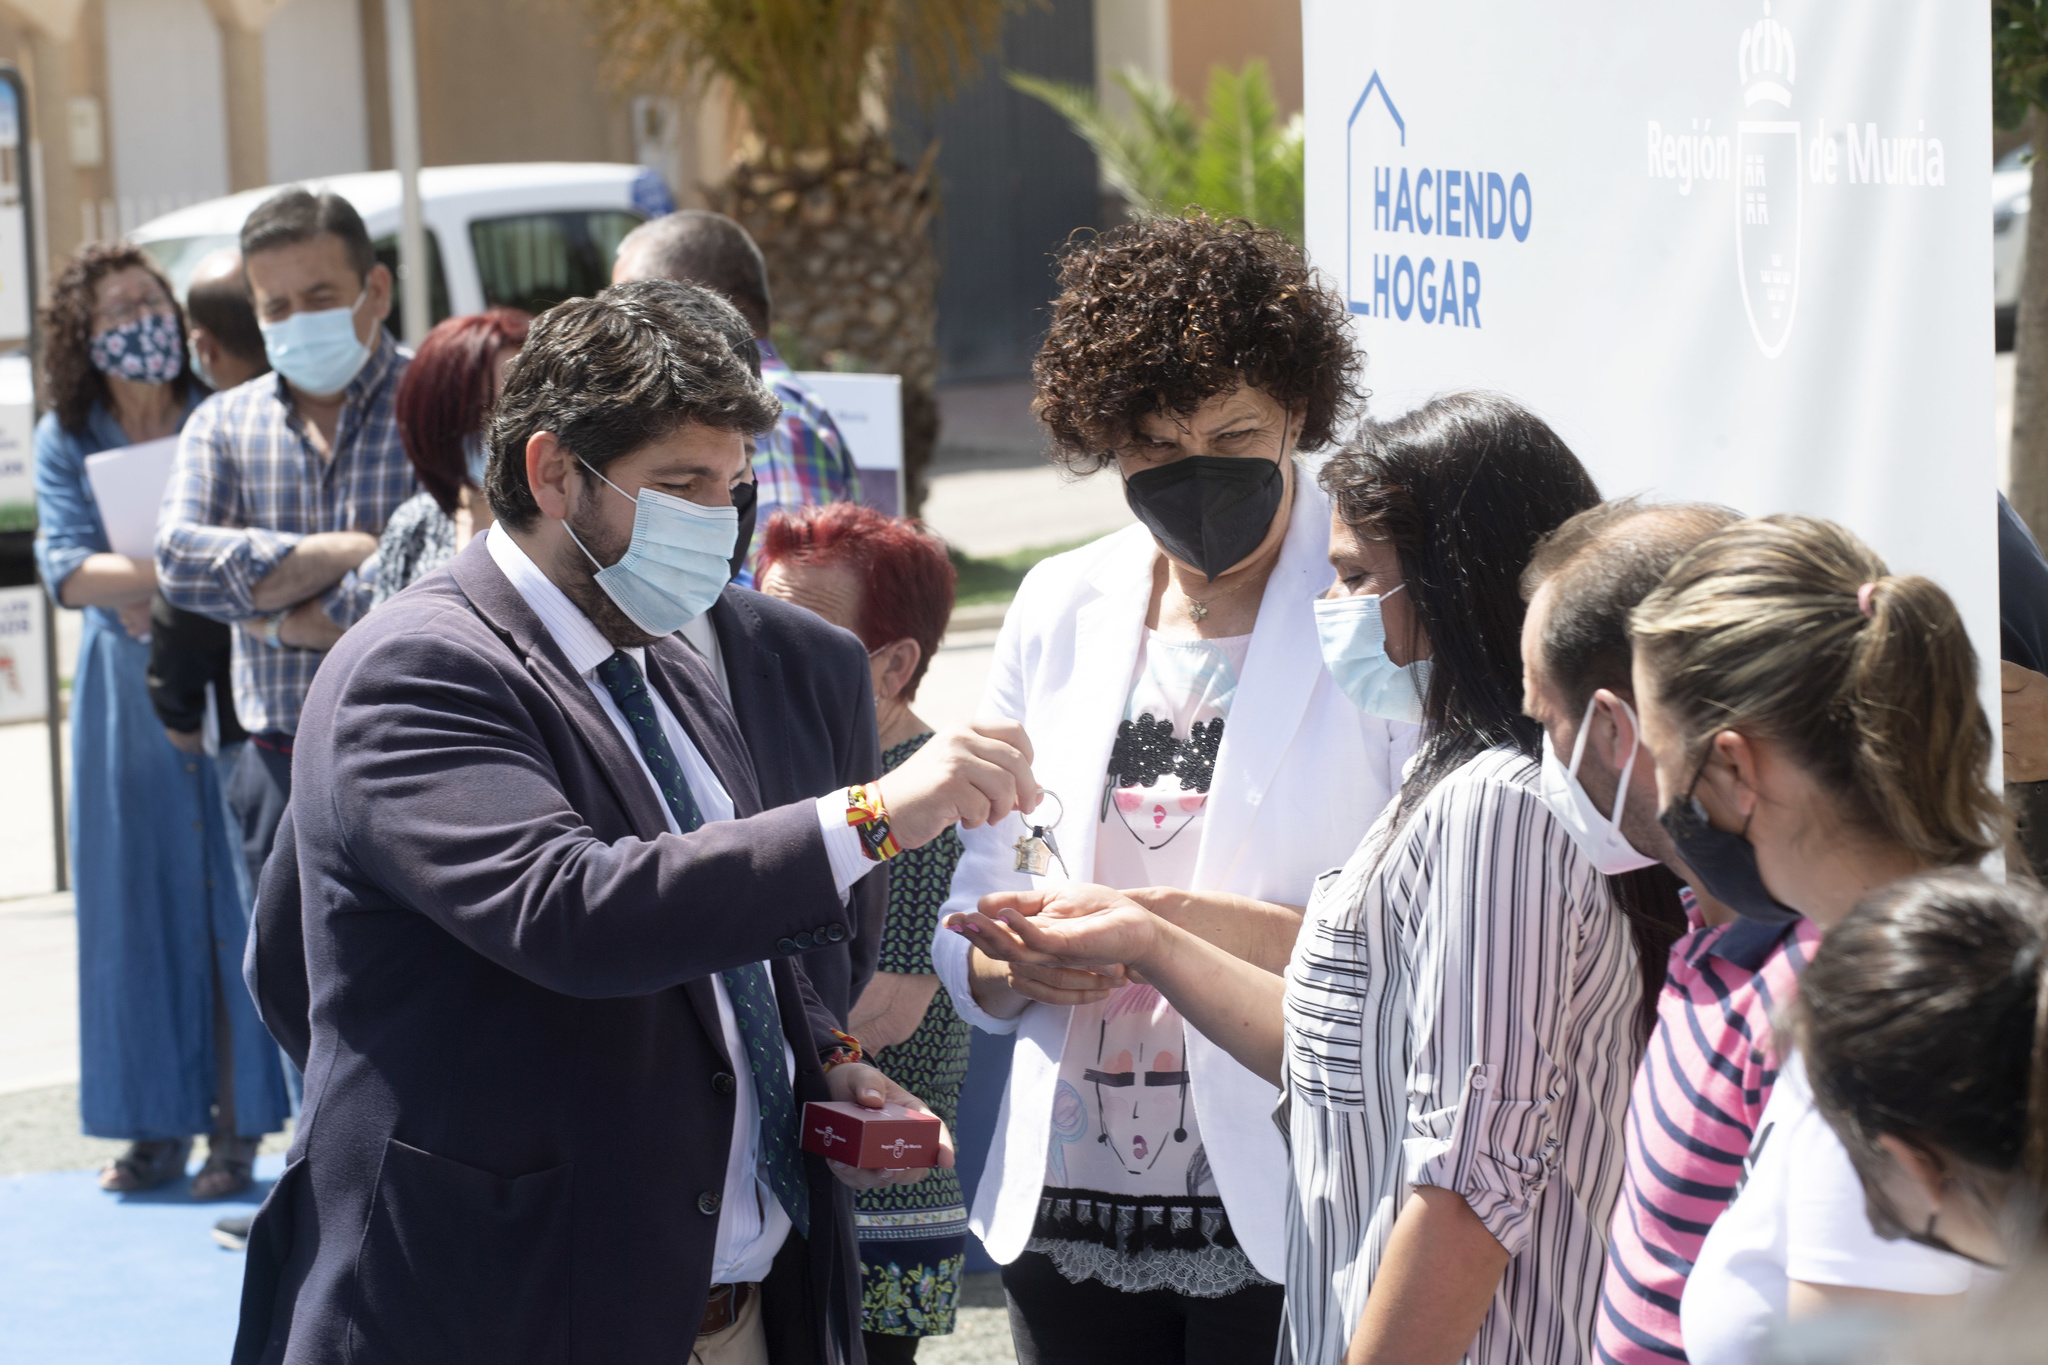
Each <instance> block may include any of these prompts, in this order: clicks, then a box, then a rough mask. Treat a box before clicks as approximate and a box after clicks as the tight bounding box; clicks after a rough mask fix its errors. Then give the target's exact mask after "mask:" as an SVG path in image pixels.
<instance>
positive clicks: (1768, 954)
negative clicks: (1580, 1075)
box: [1593, 896, 1820, 1365]
mask: <svg viewBox="0 0 2048 1365" xmlns="http://www.w3.org/2000/svg"><path fill="white" fill-rule="evenodd" d="M1686 908H1687V911H1688V913H1689V914H1691V915H1692V916H1693V921H1692V922H1693V926H1694V927H1693V930H1692V932H1691V933H1689V934H1687V935H1686V936H1685V937H1684V938H1681V939H1679V940H1678V942H1677V943H1675V944H1673V945H1672V947H1671V965H1670V968H1669V974H1668V975H1667V976H1666V978H1665V981H1664V991H1663V994H1662V996H1661V997H1660V998H1659V1000H1658V1002H1657V1027H1656V1029H1655V1030H1654V1031H1653V1032H1652V1033H1651V1035H1650V1045H1649V1047H1648V1048H1647V1049H1646V1050H1645V1051H1644V1054H1643V1065H1642V1068H1641V1069H1640V1070H1639V1071H1637V1073H1636V1080H1635V1088H1634V1090H1633V1091H1632V1092H1631V1094H1630V1097H1629V1107H1628V1126H1627V1132H1626V1137H1625V1144H1626V1147H1625V1162H1626V1164H1625V1166H1624V1168H1623V1172H1622V1178H1621V1197H1620V1198H1619V1199H1618V1200H1617V1201H1616V1202H1615V1205H1614V1222H1613V1225H1612V1226H1611V1227H1610V1228H1609V1230H1608V1240H1607V1272H1606V1276H1605V1279H1604V1281H1603V1283H1602V1284H1601V1287H1600V1312H1599V1315H1598V1317H1597V1318H1596V1319H1595V1321H1594V1326H1593V1351H1594V1357H1595V1359H1597V1360H1600V1361H1603V1362H1613V1363H1614V1365H1668V1363H1669V1362H1671V1361H1676V1360H1684V1359H1685V1347H1684V1345H1683V1344H1682V1342H1681V1340H1680V1337H1679V1330H1678V1299H1679V1295H1680V1294H1682V1293H1683V1292H1684V1291H1685V1278H1686V1276H1687V1275H1690V1274H1691V1273H1692V1265H1693V1259H1694V1258H1695V1257H1696V1256H1698V1255H1699V1250H1700V1243H1701V1242H1703V1241H1705V1240H1706V1236H1707V1230H1708V1229H1709V1228H1711V1227H1712V1226H1713V1225H1714V1220H1715V1219H1716V1218H1718V1217H1720V1215H1721V1211H1722V1210H1723V1209H1725V1208H1727V1207H1728V1201H1729V1200H1730V1199H1732V1198H1734V1196H1735V1187H1736V1183H1737V1182H1738V1181H1739V1180H1740V1178H1741V1176H1742V1160H1743V1157H1744V1156H1745V1155H1747V1153H1748V1152H1749V1144H1750V1139H1751V1137H1752V1136H1753V1135H1754V1132H1755V1129H1756V1124H1757V1119H1758V1118H1759V1117H1760V1116H1761V1115H1762V1114H1763V1112H1764V1103H1765V1102H1766V1101H1767V1100H1769V1099H1770V1097H1771V1086H1772V1084H1773V1083H1774V1082H1775V1081H1776V1080H1777V1078H1778V1069H1777V1059H1776V1057H1775V1056H1774V1055H1773V1053H1772V1049H1771V1046H1770V1042H1771V1020H1772V1018H1773V1016H1774V1015H1775V1014H1776V1013H1777V1012H1778V1011H1779V1010H1780V1009H1781V1008H1782V1007H1783V1006H1784V1004H1785V1003H1786V1002H1787V1001H1788V1000H1789V999H1790V998H1791V994H1792V990H1793V987H1794V985H1795V983H1796V982H1797V981H1798V979H1799V973H1800V972H1801V971H1803V970H1805V967H1806V964H1807V961H1808V960H1809V959H1810V958H1811V957H1812V956H1813V950H1814V947H1815V945H1816V944H1818V943H1819V942H1820V931H1819V930H1818V929H1816V928H1815V927H1814V925H1813V923H1812V922H1811V921H1810V920H1800V921H1799V922H1798V923H1797V924H1796V925H1793V926H1792V927H1790V928H1789V929H1780V928H1774V927H1771V926H1767V925H1761V924H1755V923H1752V922H1748V921H1743V920H1737V921H1736V922H1735V923H1733V924H1724V925H1718V926H1714V927H1711V928H1710V927H1706V926H1703V925H1702V924H1701V922H1700V920H1699V918H1698V915H1697V912H1696V911H1694V910H1693V909H1692V903H1691V897H1690V896H1687V898H1686Z"/></svg>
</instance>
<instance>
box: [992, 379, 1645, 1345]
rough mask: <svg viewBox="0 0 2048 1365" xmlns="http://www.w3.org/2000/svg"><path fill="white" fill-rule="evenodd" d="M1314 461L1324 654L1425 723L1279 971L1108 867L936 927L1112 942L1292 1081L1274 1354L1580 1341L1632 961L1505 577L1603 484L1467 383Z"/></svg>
mask: <svg viewBox="0 0 2048 1365" xmlns="http://www.w3.org/2000/svg"><path fill="white" fill-rule="evenodd" d="M1321 477H1322V481H1323V484H1324V486H1325V488H1327V489H1328V490H1329V493H1330V495H1331V498H1332V501H1333V503H1334V506H1335V515H1334V519H1333V525H1332V530H1331V541H1330V548H1331V555H1330V558H1331V561H1332V563H1333V564H1334V565H1335V566H1336V569H1337V579H1338V581H1337V583H1336V585H1335V586H1334V587H1332V588H1331V589H1330V592H1329V595H1328V596H1327V597H1326V598H1325V600H1323V601H1321V602H1319V603H1318V604H1317V615H1318V618H1319V624H1320V626H1321V629H1322V635H1323V645H1324V657H1325V660H1326V661H1327V662H1328V663H1329V665H1330V668H1331V671H1332V673H1333V674H1334V675H1335V677H1336V679H1337V681H1338V683H1339V685H1340V686H1341V687H1343V688H1344V690H1345V692H1346V694H1347V695H1349V696H1350V697H1351V698H1352V700H1353V701H1354V702H1356V703H1358V704H1359V705H1361V706H1363V707H1366V708H1367V709H1371V710H1375V711H1379V712H1382V713H1387V714H1391V713H1393V712H1394V711H1397V710H1404V711H1406V712H1407V713H1408V714H1410V715H1414V716H1418V717H1419V718H1420V719H1421V720H1422V721H1423V723H1424V739H1423V745H1422V751H1421V754H1420V756H1419V758H1418V760H1417V761H1416V763H1415V764H1414V766H1413V767H1412V768H1411V769H1410V771H1409V774H1408V777H1407V780H1406V782H1405V784H1404V785H1403V787H1402V789H1401V792H1400V795H1399V796H1398V797H1397V798H1396V800H1395V801H1394V803H1393V805H1392V806H1391V808H1390V809H1389V810H1388V811H1387V812H1386V814H1384V815H1383V816H1382V817H1381V818H1380V820H1379V822H1378V823H1377V824H1376V825H1375V826H1374V828H1373V829H1372V831H1371V832H1369V833H1368V834H1367V835H1366V837H1365V839H1364V841H1363V843H1361V845H1360V846H1359V848H1358V851H1357V852H1356V853H1354V854H1353V856H1352V858H1351V860H1350V862H1349V863H1347V864H1346V865H1345V866H1344V867H1343V868H1342V869H1341V870H1339V871H1336V872H1332V873H1329V874H1326V875H1325V876H1324V877H1323V878H1322V879H1321V881H1320V882H1319V883H1318V884H1317V887H1316V891H1315V895H1314V897H1313V898H1312V899H1311V901H1310V903H1309V906H1308V908H1307V911H1306V913H1305V917H1304V921H1303V925H1302V930H1301V933H1300V935H1299V938H1298V939H1297V942H1296V944H1295V949H1294V955H1293V960H1292V962H1291V963H1290V964H1289V966H1288V969H1287V973H1286V976H1285V978H1284V979H1283V978H1282V977H1279V976H1275V975H1272V974H1270V973H1268V972H1264V971H1262V970H1260V969H1259V968H1258V967H1256V966H1254V965H1252V964H1250V963H1246V962H1242V961H1239V960H1238V959H1236V958H1233V957H1231V956H1230V955H1229V954H1227V953H1225V952H1223V951H1222V950H1221V949H1219V948H1217V947H1216V946H1214V945H1212V944H1210V943H1207V942H1204V941H1202V940H1201V939H1199V938H1196V937H1194V936H1192V935H1191V934H1189V933H1187V932H1186V931H1184V930H1181V929H1178V928H1176V927H1175V926H1173V925H1170V924H1167V923H1165V922H1164V921H1162V920H1160V919H1159V918H1157V917H1156V916H1153V915H1151V914H1148V913H1147V912H1146V911H1145V910H1143V909H1142V908H1141V907H1140V906H1139V905H1138V904H1137V903H1136V902H1135V901H1133V900H1131V899H1129V898H1126V897H1124V896H1121V895H1119V894H1118V893H1116V892H1114V891H1110V890H1107V889H1105V888H1101V887H1073V888H1066V889H1063V890H1061V891H1058V892H1053V893H1033V894H1028V895H1024V894H1018V895H1006V896H995V897H990V898H988V899H987V900H985V901H984V902H983V909H982V913H979V914H976V915H973V916H962V917H956V919H957V920H958V921H959V927H960V928H961V929H963V930H966V931H969V932H972V933H973V934H974V935H975V937H976V939H977V941H978V942H979V943H980V944H981V946H982V947H983V949H984V951H988V952H991V953H996V954H1000V953H1008V954H1012V955H1014V956H1015V957H1017V958H1018V959H1021V960H1028V961H1052V960H1058V961H1063V962H1067V963H1071V964H1076V965H1078V964H1102V963H1117V964H1122V965H1123V966H1125V967H1126V968H1127V969H1129V970H1132V971H1134V972H1136V973H1137V974H1139V975H1141V976H1142V977H1143V979H1145V980H1147V981H1149V982H1151V983H1152V984H1153V985H1155V986H1157V987H1158V988H1159V989H1160V990H1161V991H1162V992H1163V993H1164V994H1165V995H1166V997H1167V998H1168V999H1169V1000H1171V1001H1173V1002H1174V1004H1175V1005H1176V1007H1178V1008H1179V1009H1180V1010H1181V1012H1182V1013H1183V1015H1184V1016H1185V1017H1186V1018H1188V1019H1189V1020H1190V1021H1194V1022H1196V1023H1197V1025H1198V1027H1200V1028H1201V1029H1202V1030H1203V1032H1204V1033H1206V1034H1207V1035H1208V1036H1209V1037H1211V1038H1213V1039H1215V1040H1216V1041H1217V1042H1218V1043H1220V1044H1222V1045H1223V1046H1225V1047H1227V1048H1229V1049H1231V1051H1232V1052H1233V1054H1234V1055H1235V1056H1237V1057H1238V1058H1239V1060H1241V1061H1242V1062H1244V1064H1245V1065H1246V1066H1248V1067H1250V1068H1252V1069H1253V1070H1255V1071H1258V1072H1260V1073H1261V1074H1263V1075H1266V1076H1269V1077H1271V1078H1273V1079H1275V1080H1276V1081H1278V1082H1279V1083H1280V1084H1282V1085H1283V1086H1284V1087H1285V1092H1286V1093H1285V1107H1284V1110H1283V1112H1284V1114H1285V1117H1286V1123H1287V1127H1288V1131H1289V1148H1290V1154H1291V1163H1292V1179H1291V1181H1290V1186H1289V1201H1290V1207H1289V1209H1288V1234H1289V1236H1288V1243H1289V1245H1288V1274H1287V1332H1286V1335H1285V1337H1284V1339H1283V1344H1282V1349H1281V1359H1282V1360H1283V1361H1288V1360H1291V1361H1296V1362H1303V1363H1304V1365H1311V1363H1312V1365H1335V1362H1338V1361H1342V1360H1346V1359H1349V1360H1352V1361H1380V1360H1402V1361H1439V1362H1451V1361H1455V1360H1458V1359H1460V1358H1461V1357H1463V1358H1467V1359H1469V1360H1471V1361H1474V1362H1489V1363H1490V1362H1539V1361H1540V1362H1544V1365H1551V1363H1552V1362H1575V1361H1581V1360H1584V1359H1586V1358H1587V1357H1588V1354H1589V1346H1588V1343H1589V1340H1590V1336H1591V1331H1592V1324H1593V1316H1594V1311H1595V1306H1596V1303H1597V1300H1598V1296H1599V1288H1600V1273H1601V1263H1602V1262H1601V1253H1602V1244H1603V1241H1604V1234H1605V1229H1606V1226H1607V1219H1608V1214H1609V1212H1610V1210H1611V1208H1612V1206H1613V1201H1614V1197H1615V1191H1616V1189H1617V1186H1618V1183H1619V1179H1620V1173H1621V1160H1622V1142H1621V1129H1622V1118H1623V1114H1624V1112H1625V1110H1626V1108H1627V1104H1628V1092H1629V1080H1630V1075H1631V1073H1632V1072H1633V1070H1634V1066H1635V1060H1636V1052H1637V1042H1636V1022H1637V1014H1638V1006H1639V1004H1640V1001H1641V998H1642V982H1641V978H1640V975H1639V973H1638V970H1637V960H1638V953H1637V948H1636V944H1635V942H1634V939H1633V933H1632V928H1633V926H1632V921H1631V918H1630V916H1629V915H1628V914H1626V913H1625V912H1624V910H1623V909H1622V907H1621V905H1620V903H1619V902H1618V900H1617V898H1616V895H1615V892H1614V889H1613V886H1612V884H1611V882H1610V881H1609V879H1608V878H1606V877H1603V876H1602V875H1600V874H1599V872H1598V871H1596V870H1595V868H1594V867H1593V865H1592V864H1591V863H1590V862H1589V861H1588V860H1587V858H1586V857H1585V856H1584V855H1583V854H1582V853H1581V852H1580V851H1579V849H1578V848H1577V847H1576V846H1575V845H1574V844H1573V843H1572V842H1571V839H1570V837H1569V836H1568V834H1567V833H1566V830H1565V826H1564V825H1563V824H1562V823H1561V822H1560V821H1559V820H1558V819H1557V818H1556V816H1555V815H1554V814H1553V813H1552V812H1551V811H1550V809H1549V808H1548V807H1546V806H1545V804H1544V802H1543V798H1542V797H1541V795H1540V794H1539V790H1540V789H1539V783H1538V780H1537V776H1538V772H1539V765H1538V762H1537V758H1536V756H1537V754H1538V751H1539V746H1540V743H1541V731H1540V730H1539V729H1538V728H1537V726H1536V724H1535V723H1534V722H1533V721H1531V720H1529V719H1528V718H1526V717H1524V716H1523V715H1522V714H1521V710H1520V698H1521V686H1522V681H1521V662H1520V654H1519V648H1518V641H1519V632H1520V629H1521V621H1522V613H1523V605H1522V600H1521V597H1520V594H1519V592H1518V590H1517V580H1518V578H1519V576H1520V574H1521V572H1522V569H1523V567H1524V566H1525V565H1526V563H1527V562H1528V559H1529V555H1530V552H1531V550H1532V548H1533V546H1534V545H1535V543H1536V541H1537V540H1538V539H1539V538H1540V537H1541V536H1543V535H1544V534H1545V533H1547V532H1549V531H1551V530H1553V529H1554V528H1556V527H1557V526H1558V525H1559V523H1561V522H1563V521H1564V520H1565V519H1566V518H1567V517H1569V516H1571V515H1572V514H1573V513H1575V512H1578V511H1581V510H1583V509H1585V508H1587V507H1590V506H1592V505H1593V504H1594V503H1595V502H1597V501H1598V499H1599V495H1598V493H1597V492H1596V490H1595V489H1594V487H1593V483H1592V480H1591V479H1590V478H1588V477H1587V475H1586V472H1585V470H1584V469H1583V468H1582V467H1581V466H1580V464H1579V462H1578V460H1577V459H1576V458H1574V457H1573V455H1572V453H1571V452H1570V451H1569V450H1568V449H1567V448H1566V447H1565V445H1564V443H1563V442H1562V441H1560V440H1559V439H1558V438H1557V436H1556V435H1555V433H1553V432H1552V431H1551V430H1550V429H1549V428H1548V427H1547V426H1545V425H1544V424H1543V423H1542V422H1541V421H1540V420H1538V419H1537V418H1536V417H1534V416H1532V415H1530V414H1529V413H1527V412H1525V411H1523V410H1521V409H1520V408H1518V407H1516V406H1515V405H1513V404H1512V403H1509V402H1507V401H1505V400H1503V399H1500V398H1496V397H1491V396H1487V395H1478V394H1461V395H1453V396H1451V397H1448V398H1440V399H1437V400H1435V401H1433V402H1431V403H1430V404H1429V405H1428V406H1426V407H1424V408H1422V409H1420V410H1418V411H1417V412H1414V413H1412V414H1410V415H1408V416H1407V417H1404V418H1401V419H1399V420H1397V421H1394V422H1390V423H1374V424H1370V425H1368V426H1367V428H1366V429H1365V431H1364V432H1363V434H1362V436H1361V438H1360V439H1359V440H1358V441H1357V442H1356V443H1354V444H1353V445H1352V446H1351V447H1350V448H1348V449H1347V450H1346V451H1344V452H1343V453H1341V454H1339V455H1337V456H1336V457H1334V458H1333V459H1332V460H1331V461H1330V463H1329V464H1328V465H1327V466H1326V468H1325V469H1324V471H1323V474H1322V476H1321ZM1302 742H1313V737H1309V736H1304V737H1303V740H1302ZM1669 908H1673V909H1675V907H1669Z"/></svg>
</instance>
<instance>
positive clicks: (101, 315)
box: [92, 288, 171, 331]
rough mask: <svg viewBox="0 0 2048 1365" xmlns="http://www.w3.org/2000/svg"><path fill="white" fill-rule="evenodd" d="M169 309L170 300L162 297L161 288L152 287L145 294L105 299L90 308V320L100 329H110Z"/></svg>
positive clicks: (124, 325) (166, 311)
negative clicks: (93, 307) (95, 306)
mask: <svg viewBox="0 0 2048 1365" xmlns="http://www.w3.org/2000/svg"><path fill="white" fill-rule="evenodd" d="M170 311H171V301H170V300H169V299H168V298H166V297H164V292H163V290H161V289H154V288H153V289H151V290H150V291H149V292H148V293H146V294H138V295H135V296H133V297H129V298H113V299H108V300H106V301H105V302H103V303H101V304H100V305H99V306H98V307H97V308H95V309H93V310H92V320H93V323H94V325H95V326H97V327H98V328H99V329H100V330H102V331H112V330H113V329H114V328H116V327H126V326H127V325H128V324H129V323H131V322H134V321H135V320H136V319H138V318H146V317H152V316H155V315H156V314H159V313H168V312H170Z"/></svg>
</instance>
